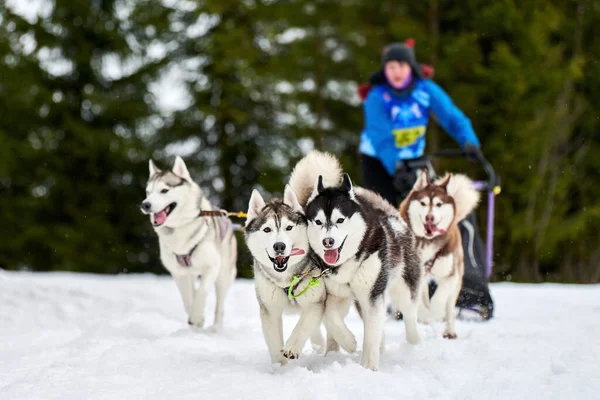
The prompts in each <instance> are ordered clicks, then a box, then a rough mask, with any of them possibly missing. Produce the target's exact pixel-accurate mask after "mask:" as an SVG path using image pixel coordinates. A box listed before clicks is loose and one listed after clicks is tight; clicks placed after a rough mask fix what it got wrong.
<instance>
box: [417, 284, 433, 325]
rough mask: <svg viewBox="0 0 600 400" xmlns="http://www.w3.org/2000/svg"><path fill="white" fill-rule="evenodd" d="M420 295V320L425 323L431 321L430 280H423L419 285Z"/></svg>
mask: <svg viewBox="0 0 600 400" xmlns="http://www.w3.org/2000/svg"><path fill="white" fill-rule="evenodd" d="M417 297H418V300H417V302H418V304H419V305H418V320H419V322H422V323H424V324H427V323H428V322H429V307H430V305H429V282H428V281H426V280H423V283H422V284H421V285H420V287H419V295H418V296H417Z"/></svg>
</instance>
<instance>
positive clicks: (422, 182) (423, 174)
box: [412, 168, 430, 190]
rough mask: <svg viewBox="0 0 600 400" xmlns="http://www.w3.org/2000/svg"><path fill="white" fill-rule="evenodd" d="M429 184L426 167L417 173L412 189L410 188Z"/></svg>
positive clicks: (417, 188) (421, 187) (418, 187)
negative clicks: (419, 173)
mask: <svg viewBox="0 0 600 400" xmlns="http://www.w3.org/2000/svg"><path fill="white" fill-rule="evenodd" d="M429 184H430V182H429V171H428V170H427V168H425V169H423V171H422V172H421V175H419V177H418V178H417V181H416V182H415V184H414V185H413V189H412V190H421V189H425V188H426V187H427V186H428V185H429Z"/></svg>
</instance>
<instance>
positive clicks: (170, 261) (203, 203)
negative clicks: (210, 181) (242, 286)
mask: <svg viewBox="0 0 600 400" xmlns="http://www.w3.org/2000/svg"><path fill="white" fill-rule="evenodd" d="M149 164H150V178H149V179H148V183H147V185H146V196H147V197H146V199H145V200H144V201H143V202H142V204H141V206H140V208H141V210H142V212H143V213H144V214H147V215H149V216H150V223H151V224H152V227H153V228H154V231H155V232H156V234H157V235H158V243H159V247H160V259H161V261H162V264H163V266H164V267H165V269H167V271H169V273H170V274H171V276H173V279H174V280H175V283H176V285H177V288H178V289H179V292H180V294H181V299H182V300H183V306H184V309H185V312H186V314H187V317H188V323H189V324H190V325H194V326H197V327H203V326H204V321H205V314H204V311H205V310H204V309H205V306H206V298H207V295H208V293H209V292H210V290H211V289H212V288H213V287H214V288H215V294H216V308H215V319H214V324H213V326H212V330H215V331H219V330H221V328H222V326H223V309H224V305H225V304H224V303H225V297H226V295H227V292H228V291H229V288H230V286H231V284H232V283H233V280H234V279H235V276H236V274H237V269H236V262H237V242H236V238H235V236H234V234H233V227H232V224H231V221H230V220H229V219H227V218H225V217H220V216H210V215H203V212H205V211H218V209H217V208H215V207H214V206H213V205H212V204H211V203H210V202H209V201H208V199H207V198H206V197H205V196H204V193H203V191H202V189H201V188H200V186H198V184H196V183H195V182H194V181H193V179H192V177H191V176H190V173H189V171H188V169H187V166H186V165H185V163H184V161H183V159H181V157H177V158H176V159H175V163H174V165H173V169H172V170H170V171H161V170H159V169H158V168H156V166H155V165H154V163H153V162H152V160H150V162H149ZM198 277H200V282H199V285H197V282H196V281H197V279H198Z"/></svg>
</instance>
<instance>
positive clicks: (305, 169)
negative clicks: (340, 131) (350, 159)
mask: <svg viewBox="0 0 600 400" xmlns="http://www.w3.org/2000/svg"><path fill="white" fill-rule="evenodd" d="M319 175H322V176H323V186H325V187H329V186H337V185H339V184H340V181H341V179H342V167H341V165H340V162H339V160H338V159H337V158H336V157H335V156H334V155H332V154H329V153H324V152H321V151H317V150H313V151H311V152H310V153H308V154H307V155H306V156H304V158H302V159H301V160H300V161H298V163H297V164H296V166H295V167H294V170H293V171H292V175H291V176H290V183H289V184H290V186H291V187H292V190H293V191H294V193H296V197H298V202H299V203H300V205H302V206H303V207H304V206H305V205H306V203H307V201H308V198H309V197H310V195H311V194H312V192H313V190H314V188H315V185H316V183H317V180H318V179H319Z"/></svg>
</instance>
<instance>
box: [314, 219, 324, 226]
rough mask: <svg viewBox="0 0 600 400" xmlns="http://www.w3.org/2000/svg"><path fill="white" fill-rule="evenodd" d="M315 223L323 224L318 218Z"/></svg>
mask: <svg viewBox="0 0 600 400" xmlns="http://www.w3.org/2000/svg"><path fill="white" fill-rule="evenodd" d="M315 224H317V225H323V223H322V222H321V221H319V220H316V221H315Z"/></svg>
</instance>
